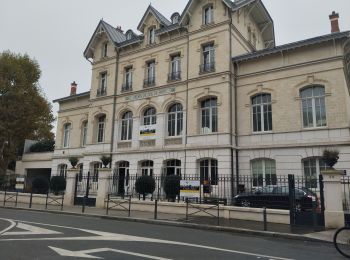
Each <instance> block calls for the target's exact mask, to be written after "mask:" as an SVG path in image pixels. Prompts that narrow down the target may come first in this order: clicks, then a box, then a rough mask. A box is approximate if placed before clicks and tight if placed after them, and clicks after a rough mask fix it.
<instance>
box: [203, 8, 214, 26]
mask: <svg viewBox="0 0 350 260" xmlns="http://www.w3.org/2000/svg"><path fill="white" fill-rule="evenodd" d="M213 18H214V8H213V6H212V5H209V6H207V7H206V8H204V11H203V24H205V25H207V24H211V23H213V21H214V19H213Z"/></svg>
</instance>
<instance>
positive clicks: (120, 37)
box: [101, 20, 126, 44]
mask: <svg viewBox="0 0 350 260" xmlns="http://www.w3.org/2000/svg"><path fill="white" fill-rule="evenodd" d="M101 24H102V25H103V27H104V28H105V30H106V31H107V33H108V34H109V36H110V37H111V38H112V41H113V42H114V43H116V44H118V43H121V42H123V41H125V40H126V36H125V35H124V34H123V33H122V32H121V31H119V30H118V29H116V28H114V27H113V26H112V25H110V24H108V23H106V22H105V21H103V20H101Z"/></svg>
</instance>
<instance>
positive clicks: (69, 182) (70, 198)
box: [63, 169, 78, 206]
mask: <svg viewBox="0 0 350 260" xmlns="http://www.w3.org/2000/svg"><path fill="white" fill-rule="evenodd" d="M77 174H78V169H69V170H67V178H66V192H65V193H64V202H63V204H64V206H73V205H74V192H75V178H76V175H77Z"/></svg>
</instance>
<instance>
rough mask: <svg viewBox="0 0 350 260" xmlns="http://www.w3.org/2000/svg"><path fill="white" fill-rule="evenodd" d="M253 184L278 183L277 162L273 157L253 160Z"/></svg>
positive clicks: (255, 185)
mask: <svg viewBox="0 0 350 260" xmlns="http://www.w3.org/2000/svg"><path fill="white" fill-rule="evenodd" d="M251 164H252V173H253V186H254V187H257V186H258V187H262V186H265V185H276V184H277V175H276V162H275V160H271V159H255V160H253V161H252V162H251Z"/></svg>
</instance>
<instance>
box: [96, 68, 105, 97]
mask: <svg viewBox="0 0 350 260" xmlns="http://www.w3.org/2000/svg"><path fill="white" fill-rule="evenodd" d="M106 94H107V72H103V73H101V74H100V87H99V89H98V90H97V96H103V95H106Z"/></svg>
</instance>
